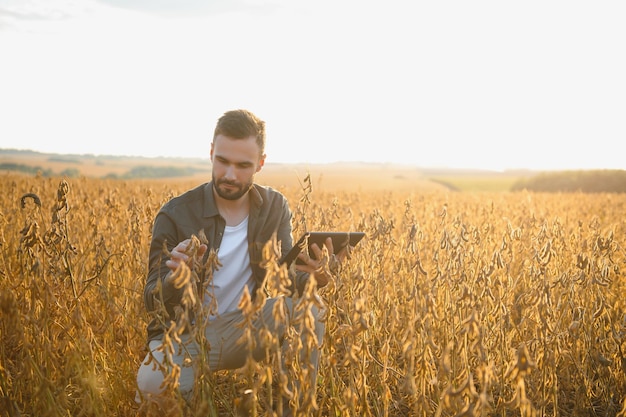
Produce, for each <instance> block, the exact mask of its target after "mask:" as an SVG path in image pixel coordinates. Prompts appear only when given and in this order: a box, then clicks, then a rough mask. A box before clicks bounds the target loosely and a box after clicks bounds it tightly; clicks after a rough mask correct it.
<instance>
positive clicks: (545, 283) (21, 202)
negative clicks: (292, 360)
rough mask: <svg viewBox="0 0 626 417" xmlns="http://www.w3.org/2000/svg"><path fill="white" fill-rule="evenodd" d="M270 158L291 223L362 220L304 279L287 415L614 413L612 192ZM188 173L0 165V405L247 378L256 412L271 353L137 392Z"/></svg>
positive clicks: (619, 247)
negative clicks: (311, 318) (304, 305)
mask: <svg viewBox="0 0 626 417" xmlns="http://www.w3.org/2000/svg"><path fill="white" fill-rule="evenodd" d="M281 169H283V171H274V170H268V171H267V172H265V171H262V172H261V173H262V175H259V181H260V182H261V183H264V184H268V185H272V186H274V187H276V188H278V189H280V190H281V191H283V192H284V193H285V194H286V195H287V197H288V198H289V200H290V204H291V208H292V210H293V211H294V234H295V235H299V234H300V233H301V232H302V231H304V230H362V231H364V232H366V235H367V236H366V238H365V239H364V240H363V241H362V242H361V244H359V246H358V247H357V248H355V250H354V251H353V253H352V255H351V259H350V261H349V262H348V263H347V264H346V265H344V267H343V269H342V270H341V272H340V274H339V275H338V276H337V277H336V279H335V281H334V282H332V283H331V284H330V285H329V286H328V287H325V288H324V289H322V290H320V295H321V297H322V299H323V300H324V301H325V303H326V307H327V315H326V327H327V332H326V336H325V339H324V341H323V342H324V344H323V350H322V363H321V365H320V374H319V379H318V388H317V395H316V397H315V398H314V399H311V401H309V402H307V403H305V404H301V408H302V409H303V410H304V411H303V415H312V416H535V415H537V416H575V415H580V416H622V417H623V416H626V309H625V302H626V301H625V300H626V297H625V295H626V283H625V280H624V270H625V269H626V251H625V248H626V219H625V217H624V213H626V195H624V194H593V195H591V194H580V193H578V194H533V193H527V192H523V193H522V192H520V193H495V192H492V193H488V192H485V193H452V192H449V191H446V190H445V189H444V188H442V187H440V186H437V185H436V184H432V183H430V182H428V181H426V180H424V179H421V178H419V175H417V174H414V173H407V172H403V173H398V172H392V173H389V169H387V171H385V170H384V167H383V168H380V170H379V171H376V172H371V171H368V172H367V173H363V172H359V171H358V169H356V168H354V167H353V168H352V169H348V170H344V171H342V170H334V171H332V172H329V171H319V172H311V175H310V176H309V177H307V175H306V173H302V171H301V170H300V171H298V170H297V169H295V168H293V167H289V166H285V167H282V168H281ZM200 181H204V178H200V177H198V178H188V179H184V180H168V181H157V180H150V181H148V180H124V181H123V180H105V179H95V178H85V177H81V178H78V179H67V180H65V179H62V178H59V177H52V178H43V177H38V176H22V175H17V174H3V175H2V185H1V189H0V233H1V234H0V254H1V258H0V341H1V342H0V343H1V344H0V415H1V416H18V415H19V416H70V415H71V416H113V415H115V416H134V415H138V414H140V413H144V414H148V415H160V416H163V415H168V414H170V415H180V414H183V413H187V414H188V415H205V416H211V415H213V416H217V415H234V414H235V413H236V412H237V410H239V409H241V407H240V405H241V403H242V401H243V399H242V398H243V397H242V392H243V390H244V389H251V390H252V391H253V394H254V403H253V404H252V406H251V408H248V409H246V411H245V412H244V411H242V412H241V413H244V414H247V415H259V416H265V415H272V411H271V410H272V406H273V399H272V398H273V396H274V395H275V392H274V391H275V390H276V389H277V387H276V385H277V381H279V380H280V378H281V375H279V373H280V370H279V369H277V367H276V366H275V363H276V362H277V361H275V360H270V361H268V362H264V363H251V364H249V366H247V367H246V368H245V369H243V370H239V371H232V372H222V373H220V374H212V373H210V372H207V373H206V374H203V375H202V378H198V381H197V387H198V388H199V392H201V394H202V395H198V396H197V397H196V398H195V400H194V401H193V403H192V404H190V405H188V404H183V403H182V400H178V401H176V400H174V401H173V403H172V404H169V405H168V408H167V409H161V410H158V411H157V412H155V410H154V409H139V407H138V405H137V404H136V403H135V401H134V398H135V374H136V371H137V368H138V366H139V364H140V361H142V360H143V358H144V356H145V354H146V350H145V346H144V344H145V326H146V323H147V320H148V318H149V317H148V316H147V313H146V312H145V310H144V306H143V299H142V290H143V282H144V278H145V275H146V263H147V250H148V246H149V238H150V232H151V222H152V219H153V217H154V215H155V214H156V212H157V210H158V209H159V207H160V206H161V204H163V203H164V202H165V201H167V200H168V199H169V198H170V197H172V196H174V195H177V194H179V193H181V192H183V191H185V190H187V189H189V188H191V187H193V186H195V185H196V184H198V183H199V182H200ZM274 255H275V254H272V252H271V251H268V262H272V260H273V256H274ZM276 274H278V275H280V274H279V273H278V272H277V273H276ZM268 281H272V277H269V278H268ZM251 308H252V307H251ZM274 359H275V358H274Z"/></svg>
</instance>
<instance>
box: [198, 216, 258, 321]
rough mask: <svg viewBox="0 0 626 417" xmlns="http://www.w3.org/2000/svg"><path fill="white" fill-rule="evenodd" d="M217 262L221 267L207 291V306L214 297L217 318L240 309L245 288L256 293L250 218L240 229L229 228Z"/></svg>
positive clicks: (238, 227)
mask: <svg viewBox="0 0 626 417" xmlns="http://www.w3.org/2000/svg"><path fill="white" fill-rule="evenodd" d="M217 258H218V260H219V261H220V264H221V265H222V266H221V267H220V268H219V269H218V270H217V271H215V272H214V273H213V282H212V284H209V286H208V288H207V294H205V296H204V302H205V303H210V302H211V301H212V297H215V300H217V312H218V314H224V313H228V312H230V311H233V310H236V309H237V306H238V305H239V301H240V300H241V295H242V294H243V289H244V288H245V287H248V289H249V291H250V292H252V291H253V290H254V279H253V277H252V268H250V254H249V253H248V218H247V217H246V218H245V219H244V221H242V222H241V223H239V224H238V225H237V226H226V229H224V236H223V237H222V243H221V245H220V247H219V250H218V252H217ZM212 318H215V316H213V317H212Z"/></svg>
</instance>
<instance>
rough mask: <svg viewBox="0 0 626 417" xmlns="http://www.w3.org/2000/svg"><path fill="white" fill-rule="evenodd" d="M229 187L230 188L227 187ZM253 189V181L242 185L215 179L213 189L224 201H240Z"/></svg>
mask: <svg viewBox="0 0 626 417" xmlns="http://www.w3.org/2000/svg"><path fill="white" fill-rule="evenodd" d="M226 186H228V187H226ZM251 187H252V181H249V182H247V183H240V182H237V181H229V180H225V179H216V178H215V177H214V178H213V189H214V190H215V192H216V193H217V195H218V196H220V197H221V198H223V199H224V200H231V201H233V200H239V199H240V198H241V197H243V196H244V195H246V193H247V192H248V191H249V190H250V188H251Z"/></svg>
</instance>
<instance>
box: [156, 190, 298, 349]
mask: <svg viewBox="0 0 626 417" xmlns="http://www.w3.org/2000/svg"><path fill="white" fill-rule="evenodd" d="M212 190H213V183H212V182H209V183H205V184H202V185H200V186H198V187H196V188H194V189H192V190H189V191H187V192H185V193H184V194H181V195H180V196H178V197H174V198H172V199H171V200H170V201H168V202H167V203H166V204H165V205H163V207H161V209H160V210H159V212H158V213H157V215H156V217H155V219H154V225H153V230H152V241H151V244H150V255H149V265H148V277H147V281H146V285H145V288H144V302H145V305H146V309H147V310H148V311H149V312H152V311H154V310H155V308H156V304H155V297H156V295H155V294H154V289H155V288H156V286H157V282H158V281H161V283H162V284H163V285H162V292H163V303H164V305H165V307H166V310H167V312H168V313H169V314H168V315H169V317H170V318H173V317H174V306H175V305H177V304H179V303H180V296H181V292H180V291H179V290H177V289H175V288H174V287H173V286H172V285H171V284H169V285H168V284H165V277H166V276H167V275H168V274H169V273H170V270H169V268H168V267H167V266H166V265H165V261H167V260H168V259H169V258H168V257H167V256H165V255H164V253H163V243H164V242H165V243H166V246H167V249H168V250H170V251H171V250H172V249H173V248H174V247H175V246H176V245H178V243H180V242H182V241H183V240H185V239H188V238H190V237H191V235H196V236H198V233H199V231H200V230H204V234H205V235H206V237H207V239H208V241H209V250H207V255H208V253H209V252H210V250H211V249H215V250H216V251H217V249H218V248H219V246H220V244H221V241H222V236H223V235H224V228H225V226H226V222H225V220H224V218H223V217H222V216H221V215H220V214H219V212H218V210H217V205H216V204H215V198H214V196H213V191H212ZM249 192H250V214H249V217H248V250H249V252H250V264H251V268H252V273H253V275H254V280H255V282H256V284H257V287H258V286H259V285H261V284H262V282H263V280H264V279H265V269H263V267H262V266H261V261H262V259H263V247H264V246H265V244H266V243H267V242H268V241H270V240H271V239H272V236H273V235H274V234H276V239H277V241H278V242H279V244H280V246H281V253H283V254H285V253H287V252H288V251H289V250H290V249H291V247H292V246H293V239H292V235H291V227H292V226H291V217H292V214H291V210H290V208H289V205H288V203H287V199H286V198H285V197H284V196H283V195H282V194H281V193H280V192H278V191H277V190H274V189H272V188H270V187H264V186H260V185H256V184H255V185H253V187H252V188H251V189H250V191H249ZM290 278H291V280H292V282H296V281H297V285H296V287H297V288H298V290H299V291H300V292H302V290H303V288H304V285H305V283H306V279H307V278H308V274H305V273H298V274H297V276H296V274H295V272H294V270H293V269H292V270H291V271H290ZM162 334H163V319H161V320H157V319H156V318H155V319H153V320H152V321H151V323H150V324H149V325H148V341H150V340H153V339H159V338H160V337H161V336H162Z"/></svg>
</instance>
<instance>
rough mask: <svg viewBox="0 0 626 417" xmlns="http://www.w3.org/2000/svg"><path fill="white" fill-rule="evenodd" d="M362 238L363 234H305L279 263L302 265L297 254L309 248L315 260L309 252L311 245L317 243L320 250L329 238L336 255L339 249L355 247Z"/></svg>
mask: <svg viewBox="0 0 626 417" xmlns="http://www.w3.org/2000/svg"><path fill="white" fill-rule="evenodd" d="M363 236H365V233H364V232H306V233H305V234H303V235H302V236H301V237H300V239H298V241H297V242H296V243H295V244H294V245H293V248H291V250H290V251H289V252H288V253H287V254H286V255H285V256H283V257H282V259H281V260H280V263H281V264H287V266H289V265H291V263H292V262H293V261H294V260H295V261H296V262H297V263H302V261H300V260H299V259H298V254H299V253H300V252H302V250H303V249H304V248H309V256H311V257H312V258H315V256H314V254H313V251H311V250H310V247H311V245H312V244H313V243H317V246H319V247H320V249H321V248H323V247H324V242H326V239H327V238H329V237H330V238H331V239H332V240H333V249H334V251H335V254H338V253H339V252H340V251H341V249H343V248H345V247H346V246H347V245H350V246H356V245H357V243H359V242H360V241H361V239H363Z"/></svg>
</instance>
